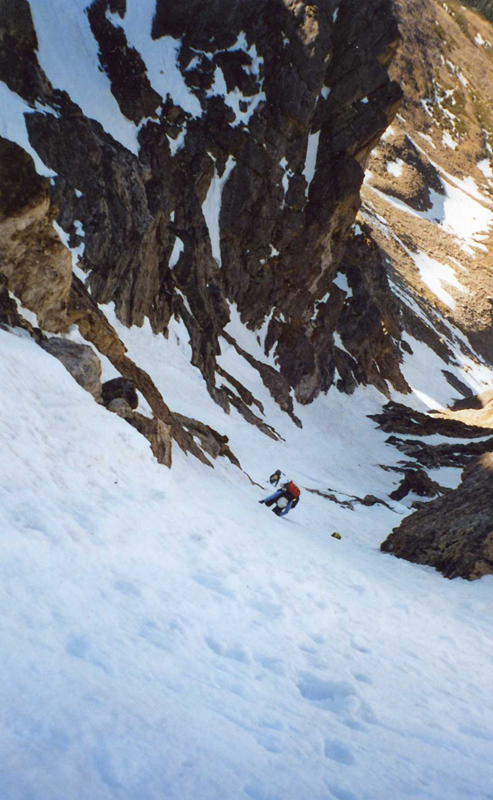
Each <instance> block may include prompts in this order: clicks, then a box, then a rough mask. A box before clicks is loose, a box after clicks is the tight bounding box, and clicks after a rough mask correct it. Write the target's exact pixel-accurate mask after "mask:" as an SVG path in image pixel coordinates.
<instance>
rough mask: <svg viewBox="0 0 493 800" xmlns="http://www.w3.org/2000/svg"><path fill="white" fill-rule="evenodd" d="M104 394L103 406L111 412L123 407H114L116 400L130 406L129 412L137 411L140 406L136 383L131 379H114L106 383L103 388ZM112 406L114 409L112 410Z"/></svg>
mask: <svg viewBox="0 0 493 800" xmlns="http://www.w3.org/2000/svg"><path fill="white" fill-rule="evenodd" d="M102 392H103V404H104V405H105V406H106V407H107V408H109V409H110V411H116V410H117V408H121V407H122V406H121V405H120V406H118V405H114V403H115V401H116V400H121V401H123V402H124V403H125V404H126V405H128V408H129V411H130V410H135V409H136V408H137V406H138V405H139V398H138V395H137V392H136V389H135V383H134V381H133V380H131V379H130V378H113V379H112V380H111V381H105V382H104V383H103V386H102ZM112 405H113V408H111V406H112Z"/></svg>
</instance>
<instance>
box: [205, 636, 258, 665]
mask: <svg viewBox="0 0 493 800" xmlns="http://www.w3.org/2000/svg"><path fill="white" fill-rule="evenodd" d="M204 641H205V643H206V645H207V647H208V648H209V650H212V652H213V653H214V654H215V655H216V656H222V657H223V658H231V659H232V660H233V661H241V662H242V663H243V664H250V662H251V658H250V656H249V654H248V652H247V651H246V650H245V648H244V647H243V646H242V645H234V646H233V647H223V645H222V644H220V643H219V642H217V641H216V640H215V639H213V638H212V637H211V636H206V637H205V639H204Z"/></svg>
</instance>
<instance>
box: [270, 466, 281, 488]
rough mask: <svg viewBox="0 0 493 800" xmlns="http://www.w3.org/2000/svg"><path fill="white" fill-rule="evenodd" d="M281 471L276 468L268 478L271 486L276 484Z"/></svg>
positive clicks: (279, 478)
mask: <svg viewBox="0 0 493 800" xmlns="http://www.w3.org/2000/svg"><path fill="white" fill-rule="evenodd" d="M281 475H282V471H281V470H280V469H276V471H275V472H273V473H272V475H271V476H270V478H269V483H272V485H273V486H277V484H278V483H279V481H280V480H281Z"/></svg>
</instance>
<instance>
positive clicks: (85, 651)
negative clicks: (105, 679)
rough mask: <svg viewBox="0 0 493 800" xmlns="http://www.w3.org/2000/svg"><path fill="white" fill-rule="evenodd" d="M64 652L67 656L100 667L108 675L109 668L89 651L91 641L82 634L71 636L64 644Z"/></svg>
mask: <svg viewBox="0 0 493 800" xmlns="http://www.w3.org/2000/svg"><path fill="white" fill-rule="evenodd" d="M65 652H66V653H67V655H68V656H72V657H73V658H79V659H80V660H81V661H86V662H87V663H88V664H93V665H94V666H95V667H98V669H102V670H103V672H106V674H107V675H108V674H109V673H110V670H109V669H108V667H107V666H106V664H103V662H102V661H100V659H99V658H97V657H96V656H95V655H94V654H93V653H92V651H91V642H90V641H89V640H88V639H86V638H85V637H84V636H71V637H70V638H69V640H68V641H67V644H66V645H65Z"/></svg>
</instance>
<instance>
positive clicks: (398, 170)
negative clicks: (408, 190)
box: [385, 158, 404, 178]
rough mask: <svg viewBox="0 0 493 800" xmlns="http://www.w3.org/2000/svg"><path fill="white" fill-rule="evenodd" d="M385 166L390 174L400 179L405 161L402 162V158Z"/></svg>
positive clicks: (388, 162)
mask: <svg viewBox="0 0 493 800" xmlns="http://www.w3.org/2000/svg"><path fill="white" fill-rule="evenodd" d="M385 166H386V169H387V172H390V174H391V175H393V176H394V178H400V176H401V175H402V167H403V166H404V161H403V160H402V158H396V160H395V161H387V164H386V165H385Z"/></svg>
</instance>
